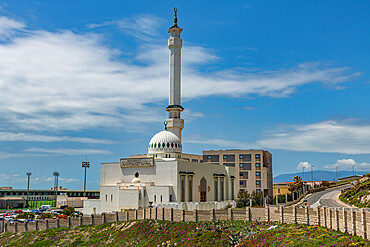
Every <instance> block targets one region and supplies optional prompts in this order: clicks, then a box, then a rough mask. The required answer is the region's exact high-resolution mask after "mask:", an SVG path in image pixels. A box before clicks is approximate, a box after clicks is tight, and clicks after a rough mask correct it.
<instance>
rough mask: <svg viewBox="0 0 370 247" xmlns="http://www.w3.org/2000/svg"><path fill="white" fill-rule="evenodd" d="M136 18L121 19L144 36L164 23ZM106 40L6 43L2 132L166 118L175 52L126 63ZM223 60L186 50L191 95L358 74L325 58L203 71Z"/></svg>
mask: <svg viewBox="0 0 370 247" xmlns="http://www.w3.org/2000/svg"><path fill="white" fill-rule="evenodd" d="M135 18H136V19H135ZM135 18H133V19H127V20H124V21H121V24H120V25H121V28H123V29H125V30H126V31H127V32H130V30H131V29H130V28H132V29H135V28H137V27H139V26H145V27H148V30H147V31H145V32H144V34H145V35H150V34H152V33H151V32H150V28H151V27H152V28H154V29H155V28H156V27H157V26H156V25H157V24H156V20H155V19H153V18H152V17H150V18H148V17H147V16H144V17H135ZM6 20H7V22H9V23H11V22H10V21H11V20H10V19H8V18H6ZM15 23H17V22H15ZM131 24H137V25H136V26H135V25H134V27H131V26H132V25H131ZM117 25H118V24H117ZM19 28H25V24H22V23H18V24H14V23H13V24H8V30H9V31H11V30H17V29H19ZM132 32H134V30H132ZM101 41H102V38H101V37H100V36H98V35H96V34H93V33H91V34H77V33H73V32H70V31H68V30H62V31H58V32H49V31H44V30H25V31H24V32H23V35H17V36H12V37H11V38H10V39H9V41H7V42H6V43H0V57H1V60H0V104H1V106H2V107H1V109H0V123H1V125H0V129H1V127H2V126H6V128H7V131H10V132H27V131H29V130H33V131H35V130H36V131H63V130H81V129H93V128H97V127H105V128H125V129H126V130H129V131H137V130H139V129H141V128H142V127H143V126H146V125H148V123H149V124H152V123H153V122H155V123H161V122H162V121H163V120H162V119H161V118H160V115H159V114H157V112H158V109H159V108H157V107H154V106H148V104H150V105H153V103H156V102H160V101H162V100H164V99H166V98H167V97H168V49H167V48H166V47H165V46H149V45H141V46H139V48H138V50H137V56H135V57H133V58H127V59H126V60H124V61H119V60H118V59H117V58H118V55H119V53H118V52H117V51H116V50H114V49H110V48H108V47H106V46H104V45H103V44H102V42H101ZM215 59H217V57H216V56H215V55H214V54H213V52H212V51H210V49H206V48H202V47H196V46H185V47H184V49H183V96H184V99H185V100H186V99H188V100H190V99H194V98H197V97H206V96H212V95H222V96H231V97H243V96H246V95H249V94H256V95H260V96H271V97H285V96H289V95H290V94H292V93H293V92H294V91H295V89H296V88H297V87H298V86H301V85H304V84H308V83H314V82H323V83H329V84H336V83H339V82H345V81H348V80H350V79H351V78H352V77H353V76H355V75H354V74H350V73H348V68H341V67H335V68H327V67H324V66H322V65H320V64H318V63H305V64H300V65H298V66H297V67H295V68H291V69H282V70H277V71H273V72H256V73H246V72H243V71H240V70H238V69H233V68H231V69H228V70H221V71H218V72H200V70H198V69H196V67H197V66H199V65H204V64H208V63H211V62H213V61H214V60H215ZM138 64H139V65H138ZM161 109H162V108H161Z"/></svg>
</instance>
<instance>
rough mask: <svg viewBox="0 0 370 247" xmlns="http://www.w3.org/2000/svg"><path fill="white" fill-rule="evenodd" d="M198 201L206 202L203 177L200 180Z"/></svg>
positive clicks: (205, 186) (205, 184)
mask: <svg viewBox="0 0 370 247" xmlns="http://www.w3.org/2000/svg"><path fill="white" fill-rule="evenodd" d="M200 201H201V202H205V201H207V180H206V179H205V178H204V177H203V178H202V179H201V180H200Z"/></svg>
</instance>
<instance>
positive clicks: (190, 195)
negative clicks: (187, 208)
mask: <svg viewBox="0 0 370 247" xmlns="http://www.w3.org/2000/svg"><path fill="white" fill-rule="evenodd" d="M192 201H193V179H192V178H191V177H189V202H192Z"/></svg>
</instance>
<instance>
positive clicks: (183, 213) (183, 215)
mask: <svg viewBox="0 0 370 247" xmlns="http://www.w3.org/2000/svg"><path fill="white" fill-rule="evenodd" d="M181 214H182V221H185V209H182V211H181Z"/></svg>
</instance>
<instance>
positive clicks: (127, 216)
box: [125, 210, 130, 221]
mask: <svg viewBox="0 0 370 247" xmlns="http://www.w3.org/2000/svg"><path fill="white" fill-rule="evenodd" d="M125 212H126V221H129V220H130V214H129V213H128V211H127V210H126V211H125Z"/></svg>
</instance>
